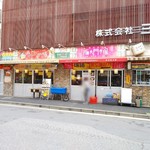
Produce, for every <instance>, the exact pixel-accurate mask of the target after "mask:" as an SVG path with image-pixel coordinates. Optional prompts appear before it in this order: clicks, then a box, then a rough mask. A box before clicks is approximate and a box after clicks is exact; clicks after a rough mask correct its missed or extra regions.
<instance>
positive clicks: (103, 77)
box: [97, 70, 110, 86]
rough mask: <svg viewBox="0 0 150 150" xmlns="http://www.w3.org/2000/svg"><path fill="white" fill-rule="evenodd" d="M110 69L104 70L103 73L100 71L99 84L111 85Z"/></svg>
mask: <svg viewBox="0 0 150 150" xmlns="http://www.w3.org/2000/svg"><path fill="white" fill-rule="evenodd" d="M109 78H110V76H109V71H106V70H105V71H104V72H103V73H102V72H100V71H98V83H97V85H98V86H109V85H110V79H109Z"/></svg>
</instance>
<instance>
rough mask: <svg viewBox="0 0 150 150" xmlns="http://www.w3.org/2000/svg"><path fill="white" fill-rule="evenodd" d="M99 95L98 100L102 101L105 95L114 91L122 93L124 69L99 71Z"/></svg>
mask: <svg viewBox="0 0 150 150" xmlns="http://www.w3.org/2000/svg"><path fill="white" fill-rule="evenodd" d="M97 77H98V78H97V97H98V102H100V103H101V102H102V99H103V98H104V97H107V95H110V94H113V93H119V94H120V93H121V87H123V84H124V72H123V70H118V71H117V72H115V70H105V71H104V72H102V73H101V72H100V71H98V74H97Z"/></svg>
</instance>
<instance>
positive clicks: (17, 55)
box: [0, 49, 51, 60]
mask: <svg viewBox="0 0 150 150" xmlns="http://www.w3.org/2000/svg"><path fill="white" fill-rule="evenodd" d="M0 55H1V60H33V59H47V58H49V55H51V53H50V52H49V50H43V49H40V50H18V51H17V50H16V51H12V52H10V51H3V52H1V54H0Z"/></svg>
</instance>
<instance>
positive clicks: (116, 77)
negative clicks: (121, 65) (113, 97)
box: [111, 70, 122, 87]
mask: <svg viewBox="0 0 150 150" xmlns="http://www.w3.org/2000/svg"><path fill="white" fill-rule="evenodd" d="M111 86H114V87H121V86H122V71H118V70H117V72H115V70H113V71H111Z"/></svg>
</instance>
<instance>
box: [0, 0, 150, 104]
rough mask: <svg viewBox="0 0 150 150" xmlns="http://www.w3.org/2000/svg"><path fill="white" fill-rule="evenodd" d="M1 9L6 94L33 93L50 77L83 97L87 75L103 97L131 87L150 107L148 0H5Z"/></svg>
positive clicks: (93, 90) (93, 92)
mask: <svg viewBox="0 0 150 150" xmlns="http://www.w3.org/2000/svg"><path fill="white" fill-rule="evenodd" d="M2 12H3V23H2V25H3V26H2V49H1V62H0V64H1V68H2V70H4V83H3V86H4V90H3V91H4V92H3V94H4V95H10V96H11V95H14V96H31V93H30V90H29V89H30V88H31V87H36V88H38V87H40V84H41V83H42V79H43V78H45V77H46V78H51V79H52V80H53V85H54V86H60V87H67V88H68V91H69V92H70V97H71V99H73V100H80V101H82V100H83V95H82V92H81V91H82V81H83V79H84V78H85V77H88V78H89V79H90V84H91V87H92V88H91V95H96V96H97V97H98V101H99V102H102V99H103V97H105V95H107V93H110V91H111V92H112V93H120V92H121V88H122V87H127V88H132V90H133V95H132V96H133V98H132V99H133V101H134V100H135V98H134V97H135V96H136V95H137V94H136V93H140V96H142V97H143V105H144V106H150V95H149V93H150V75H149V74H150V59H149V56H150V42H149V41H150V14H149V12H150V1H149V0H143V1H141V0H136V1H131V0H105V1H102V0H94V1H93V0H88V1H87V0H82V1H81V0H38V1H36V0H26V1H24V0H10V1H8V0H4V1H3V11H2ZM41 45H45V46H44V47H43V49H42V47H41ZM24 46H25V48H26V50H24ZM10 50H11V51H10ZM47 69H48V73H47ZM25 70H27V71H28V73H25ZM35 70H38V73H37V71H36V72H35ZM27 71H26V72H27ZM18 87H19V88H18ZM18 89H19V90H18ZM25 91H26V93H25ZM77 93H78V94H77Z"/></svg>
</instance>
